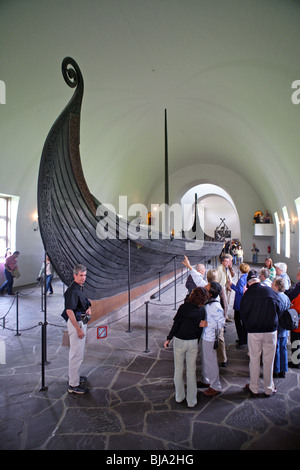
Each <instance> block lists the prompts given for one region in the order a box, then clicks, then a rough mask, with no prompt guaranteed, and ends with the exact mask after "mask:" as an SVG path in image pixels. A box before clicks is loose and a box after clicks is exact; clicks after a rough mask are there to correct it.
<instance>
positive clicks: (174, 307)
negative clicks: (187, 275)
mask: <svg viewBox="0 0 300 470" xmlns="http://www.w3.org/2000/svg"><path fill="white" fill-rule="evenodd" d="M174 310H176V256H175V258H174Z"/></svg>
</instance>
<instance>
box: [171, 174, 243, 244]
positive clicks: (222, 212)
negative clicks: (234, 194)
mask: <svg viewBox="0 0 300 470" xmlns="http://www.w3.org/2000/svg"><path fill="white" fill-rule="evenodd" d="M195 194H196V195H197V209H198V217H199V221H200V225H201V228H202V230H203V232H204V233H205V235H206V236H208V237H209V238H211V239H215V232H216V229H217V227H218V226H220V224H222V222H224V223H225V224H226V226H227V227H228V232H227V235H230V236H228V237H227V238H226V239H227V240H228V239H231V240H238V241H241V239H240V238H241V227H240V220H239V216H238V213H237V210H236V207H235V204H234V202H233V200H232V199H231V197H230V195H229V194H228V193H227V192H226V191H225V190H224V189H223V188H221V187H220V186H216V185H214V184H208V183H203V184H199V185H196V186H193V187H192V188H190V189H189V190H188V191H187V192H186V193H185V194H184V195H183V196H182V198H181V200H180V202H181V207H182V214H183V222H182V223H183V227H184V230H190V229H191V227H192V226H193V223H194V217H195Z"/></svg>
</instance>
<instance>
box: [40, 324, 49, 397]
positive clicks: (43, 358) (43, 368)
mask: <svg viewBox="0 0 300 470" xmlns="http://www.w3.org/2000/svg"><path fill="white" fill-rule="evenodd" d="M39 325H41V326H42V348H41V349H42V386H41V388H40V392H44V391H46V390H48V387H46V386H45V363H46V357H45V352H46V347H45V346H46V344H45V343H46V323H45V322H44V323H42V322H40V323H39Z"/></svg>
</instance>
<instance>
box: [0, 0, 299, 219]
mask: <svg viewBox="0 0 300 470" xmlns="http://www.w3.org/2000/svg"><path fill="white" fill-rule="evenodd" d="M299 20H300V2H298V1H295V0H209V1H208V0H84V1H83V0H76V1H74V0H73V1H71V0H62V1H61V0H52V1H41V0H27V1H26V2H24V1H23V0H22V1H18V0H10V1H6V0H2V1H1V2H0V41H1V42H0V43H1V48H0V79H1V80H3V81H4V82H5V84H6V104H5V105H0V113H1V114H0V124H1V129H0V133H1V137H0V140H1V147H0V155H1V163H2V168H3V171H2V174H1V176H0V183H1V185H0V186H1V188H0V192H2V193H6V194H17V195H19V193H20V195H21V196H22V199H21V201H22V202H21V204H25V206H24V210H25V208H26V210H29V207H30V205H32V206H34V205H35V197H36V186H35V185H36V180H37V173H38V166H39V159H40V155H41V151H42V147H43V144H44V141H45V138H46V136H47V133H48V131H49V129H50V127H51V125H52V124H53V122H54V120H55V119H56V117H57V116H58V115H59V113H60V112H61V110H62V109H63V108H64V106H65V105H66V103H67V102H68V100H69V99H70V97H71V95H72V93H73V91H72V90H71V89H70V88H68V86H67V85H66V84H65V83H64V80H63V78H62V76H61V72H60V67H61V62H62V59H63V58H64V57H66V56H71V57H73V58H74V59H75V60H76V61H77V63H78V65H79V67H80V68H81V71H82V74H83V77H84V81H85V94H84V100H83V108H82V118H81V157H82V165H83V169H84V173H85V176H86V180H87V183H88V186H89V187H90V189H91V191H92V193H93V194H94V195H95V196H96V197H97V198H98V199H99V200H102V201H105V202H111V203H113V204H116V203H117V200H118V199H117V198H118V195H121V194H125V195H127V196H128V203H129V204H132V203H134V202H141V203H145V204H150V203H151V202H153V203H154V202H155V203H157V202H158V203H160V202H163V199H164V192H163V187H164V109H165V108H166V109H167V112H168V141H169V173H170V196H171V202H172V200H176V199H178V198H180V197H181V195H183V194H184V192H185V191H186V190H187V189H189V187H192V186H194V185H196V184H198V183H201V182H202V181H203V180H205V182H209V183H212V184H219V183H220V176H219V178H218V179H219V181H216V180H215V175H224V181H223V182H224V189H225V190H226V191H227V192H229V194H230V195H231V196H233V194H232V192H231V189H232V188H231V187H230V186H232V183H231V181H232V180H230V183H229V180H227V181H226V175H227V174H228V173H230V174H231V175H233V180H234V179H235V181H236V184H237V188H235V202H236V198H237V195H238V192H239V191H243V184H245V185H246V186H247V188H251V190H252V191H253V194H255V197H257V198H258V200H259V201H261V202H262V205H264V207H265V208H268V209H269V210H271V211H272V212H273V211H275V210H277V209H278V208H279V209H280V208H281V207H282V206H283V205H285V203H287V204H292V202H293V201H294V199H295V198H296V197H298V196H299V195H300V194H299V193H300V190H299V189H298V188H299V174H300V171H299V170H300V163H299V149H300V132H299V130H300V105H299V106H297V105H295V104H293V102H292V100H291V96H292V93H293V90H292V88H291V85H292V83H293V81H295V80H300V53H299V52H300V28H299V24H300V21H299ZM202 168H203V173H202ZM214 169H215V170H216V171H214ZM154 199H155V200H154ZM33 209H34V207H33Z"/></svg>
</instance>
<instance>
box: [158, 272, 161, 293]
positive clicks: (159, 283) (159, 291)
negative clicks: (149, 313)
mask: <svg viewBox="0 0 300 470" xmlns="http://www.w3.org/2000/svg"><path fill="white" fill-rule="evenodd" d="M160 275H161V273H158V300H160Z"/></svg>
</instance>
